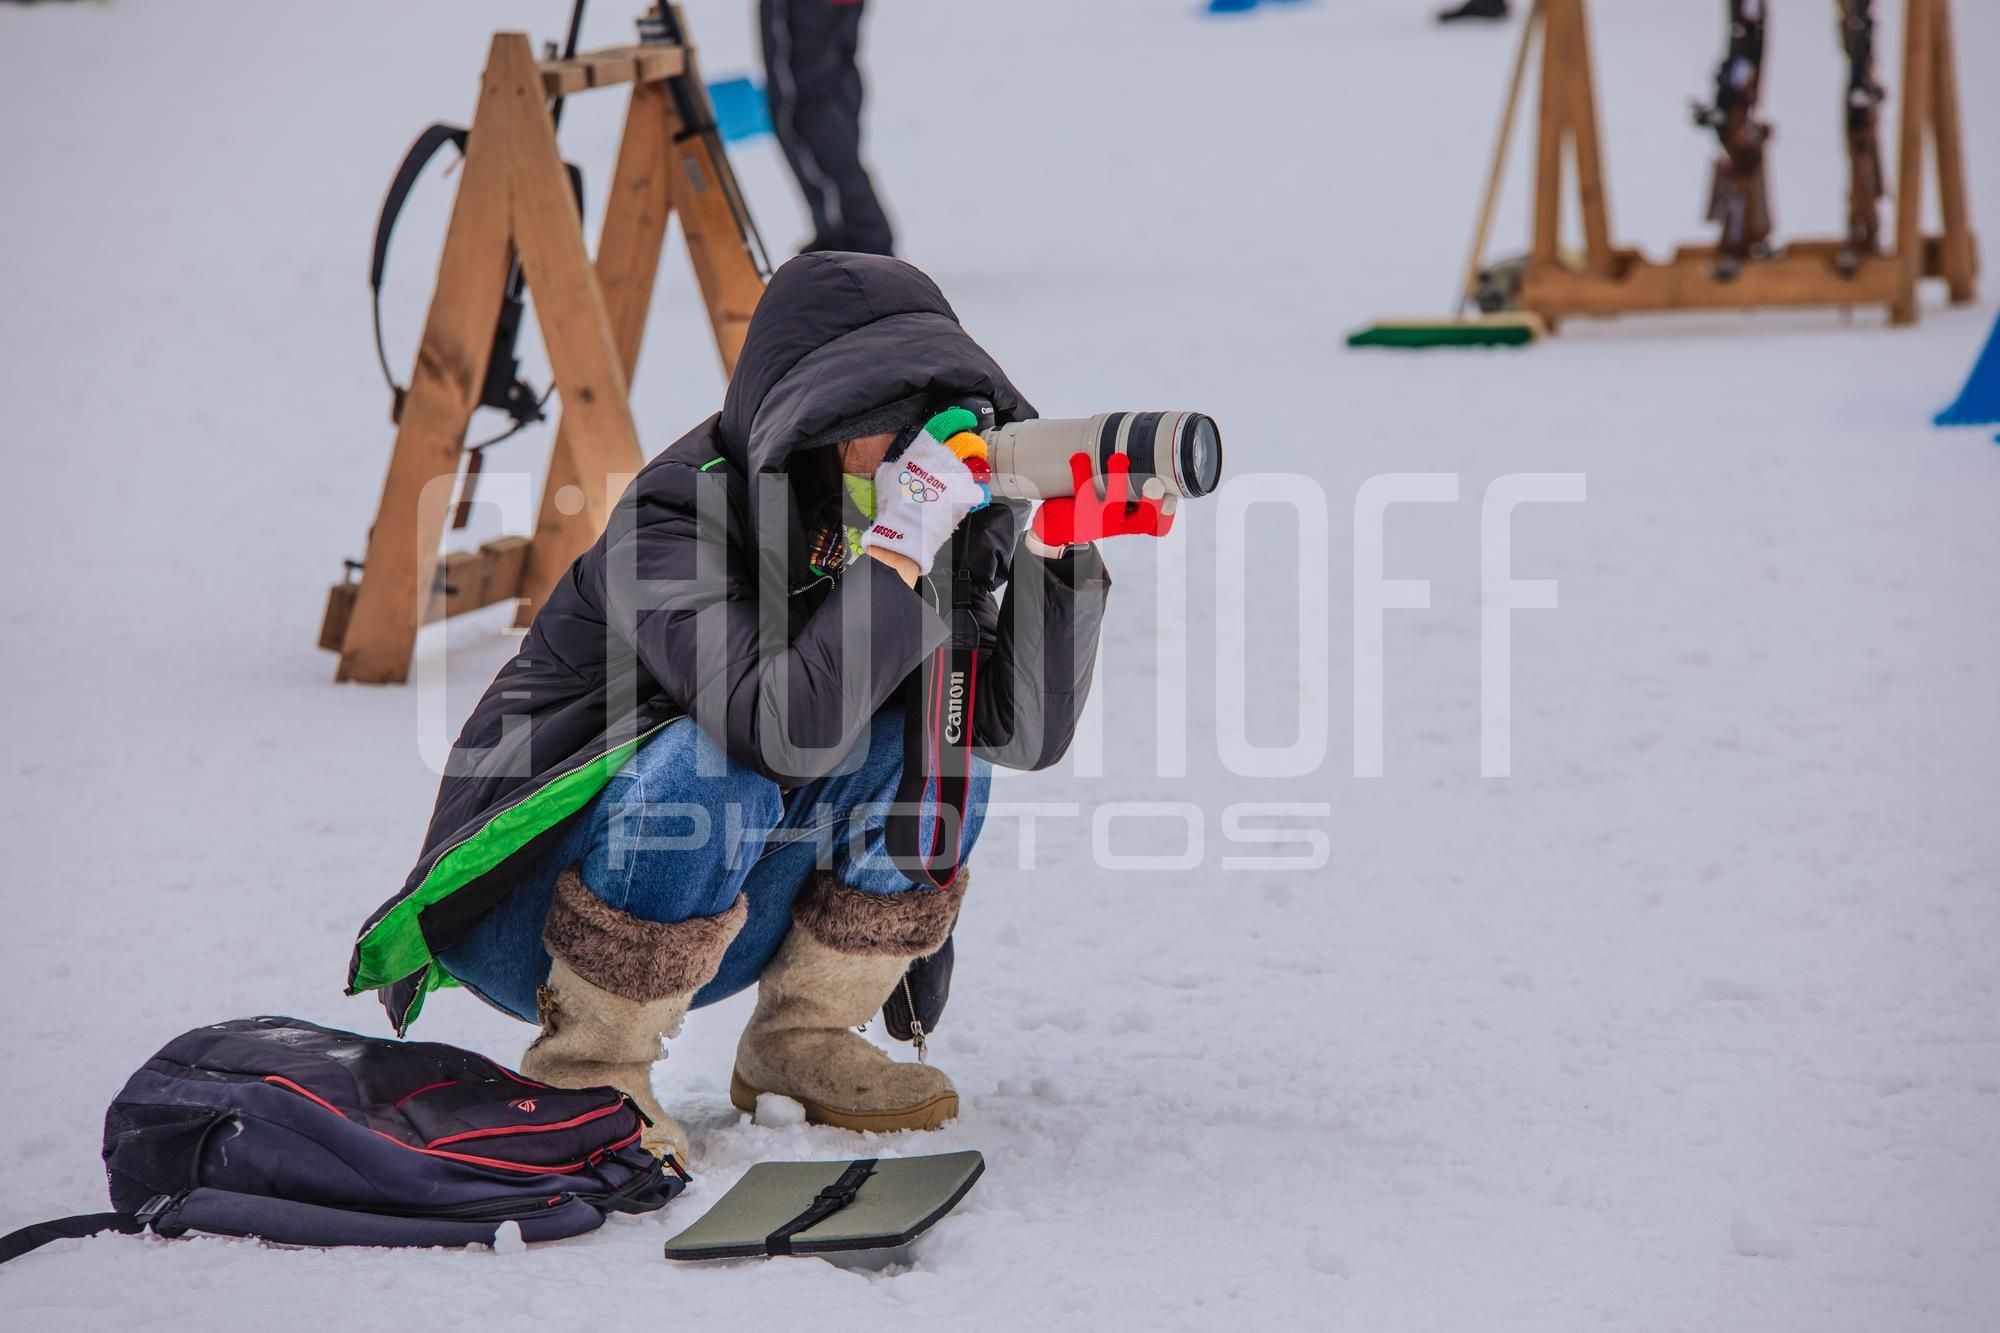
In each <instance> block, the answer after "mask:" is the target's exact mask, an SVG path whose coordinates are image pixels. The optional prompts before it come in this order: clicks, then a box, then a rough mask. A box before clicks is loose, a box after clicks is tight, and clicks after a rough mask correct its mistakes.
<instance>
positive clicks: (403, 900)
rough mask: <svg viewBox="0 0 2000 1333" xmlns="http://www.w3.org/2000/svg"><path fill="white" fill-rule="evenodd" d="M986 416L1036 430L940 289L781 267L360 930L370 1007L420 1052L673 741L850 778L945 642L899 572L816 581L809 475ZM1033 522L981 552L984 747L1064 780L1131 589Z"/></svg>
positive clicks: (502, 686) (512, 666) (527, 657)
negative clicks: (602, 801)
mask: <svg viewBox="0 0 2000 1333" xmlns="http://www.w3.org/2000/svg"><path fill="white" fill-rule="evenodd" d="M967 395H976V396H978V397H982V398H986V399H988V400H990V401H991V402H992V403H993V404H994V408H995V411H996V414H997V417H998V420H999V421H1000V422H1001V423H1005V422H1007V421H1012V420H1021V419H1025V418H1029V417H1033V416H1034V415H1035V412H1034V409H1033V408H1032V407H1031V406H1030V405H1029V404H1028V403H1027V401H1026V400H1025V399H1023V398H1022V397H1021V395H1020V393H1019V391H1017V390H1016V389H1015V388H1014V386H1013V384H1012V383H1010V382H1009V381H1008V379H1007V377H1006V375H1005V374H1004V373H1002V371H1001V370H1000V367H999V366H998V365H997V364H995V363H994V361H993V359H992V358H991V357H990V356H988V355H987V354H986V352H985V351H984V350H982V349H981V348H980V347H979V345H978V344H977V343H975V342H974V341H973V340H972V338H971V336H970V335H968V334H967V333H966V332H965V330H964V329H963V328H962V327H961V326H960V325H959V323H958V319H957V316H956V315H954V314H953V313H952V309H951V307H950V305H949V304H947V303H946V301H945V299H944V296H943V294H942V293H941V292H940V291H939V290H938V288H937V286H936V284H935V283H933V282H932V281H931V280H930V279H929V278H927V277H926V276H924V274H923V273H921V272H919V271H918V270H917V269H916V268H914V267H912V266H911V265H909V264H906V263H903V262H902V261H899V260H894V259H884V258H878V257H875V256H867V255H857V254H827V253H821V254H812V255H802V256H800V257H799V258H797V259H794V260H792V261H791V262H789V263H787V264H786V265H784V266H783V267H782V268H780V269H779V270H778V272H777V273H776V275H774V276H773V278H772V280H771V284H770V286H769V288H768V289H767V290H766V292H765V294H764V297H763V299H762V301H761V302H760V303H759V304H758V307H757V310H756V313H755V315H754V317H753V318H752V320H751V323H750V328H749V332H748V335H747V337H746V339H745V342H744V347H743V354H742V356H741V357H740V358H739V359H738V363H737V368H736V374H735V376H734V377H733V378H732V379H731V381H730V384H729V389H728V393H727V395H726V397H725V399H724V402H723V408H722V411H721V412H720V413H718V414H717V415H715V416H712V417H710V418H709V419H708V420H706V421H704V422H702V423H701V424H700V425H699V426H697V427H695V428H694V429H693V430H692V431H690V432H688V434H686V435H685V436H683V437H682V438H681V439H680V440H678V441H676V442H675V443H674V444H673V445H672V446H671V447H669V448H668V449H667V450H666V451H665V452H664V453H662V454H661V455H660V456H659V457H657V458H655V459H654V460H653V461H652V462H651V463H649V464H648V465H647V466H646V467H645V469H644V470H643V471H641V472H640V473H639V475H638V476H637V477H636V478H635V479H634V480H633V482H632V485H631V486H630V487H629V488H628V489H627V490H626V492H625V494H624V495H623V496H622V497H620V499H619V501H618V503H617V505H616V506H615V507H614V509H613V512H612V516H611V520H610V524H609V526H608V528H607V530H606V532H605V533H604V535H603V536H602V537H600V538H599V539H598V541H597V542H596V544H595V545H593V546H592V547H591V548H590V549H589V550H588V551H586V552H585V553H584V554H583V555H582V556H580V557H579V558H578V559H577V561H576V563H575V564H574V565H572V566H571V567H570V569H569V571H568V573H567V574H566V575H565V576H564V577H563V578H562V579H561V580H560V581H559V582H558V583H557V585H556V587H555V590H554V591H553V592H552V593H551V594H550V596H549V599H548V601H547V603H546V604H545V605H544V606H543V608H542V610H541V612H540V614H538V615H537V616H536V617H535V620H534V623H533V625H531V626H530V627H529V630H528V633H527V636H526V637H525V638H524V639H523V640H522V643H521V648H520V651H519V652H518V653H517V654H516V655H515V657H514V659H513V660H512V661H510V662H509V663H508V664H507V665H506V666H505V667H503V668H502V669H501V671H500V673H499V675H498V676H497V677H495V679H494V681H493V683H492V684H491V685H490V686H488V687H487V690H486V693H485V695H484V696H483V697H482V698H481V699H480V701H479V703H478V705H477V706H476V707H475V708H474V709H473V711H472V715H471V717H469V718H468V719H467V720H466V723H465V726H464V728H463V730H462V731H461V732H460V733H459V737H458V740H457V742H456V744H455V745H454V746H453V748H452V753H451V756H450V758H449V759H448V760H447V762H446V769H445V775H444V778H443V781H442V782H441V783H440V784H439V788H438V796H437V805H436V807H435V809H434V811H433V812H432V815H431V822H430V828H429V831H428V832H427V833H426V835H425V838H424V848H423V853H422V855H421V857H420V858H419V859H418V862H417V864H416V866H415V868H414V869H412V870H411V872H410V874H409V876H408V878H407V879H406V880H405V881H404V884H403V887H402V888H401V889H400V890H399V891H398V892H397V893H396V894H395V896H394V897H392V898H390V899H389V901H388V902H386V903H384V904H383V905H382V906H381V907H380V908H378V909H377V910H376V911H375V913H374V914H373V915H372V916H371V917H370V918H369V919H368V921H367V923H366V924H365V925H364V926H363V927H362V931H361V935H360V938H359V939H358V940H357V942H356V945H355V951H354V956H353V959H352V961H351V963H350V966H349V973H348V988H349V990H350V991H351V992H353V991H361V990H370V989H378V988H386V993H385V994H384V996H383V1003H384V1005H385V1006H386V1007H387V1008H388V1010H389V1013H390V1017H391V1019H392V1020H393V1021H394V1022H395V1024H396V1027H397V1030H398V1031H401V1030H403V1029H404V1028H405V1027H406V1026H407V1024H408V1023H409V1021H410V1020H411V1019H412V1018H414V1017H415V1015H416V1011H417V1009H418V1008H419V1007H420V1006H421V1003H422V999H423V996H424V994H425V993H426V992H427V991H428V990H430V989H434V988H435V987H437V986H439V985H446V984H450V978H449V976H448V975H446V974H445V973H444V971H443V969H442V968H441V967H440V966H439V965H438V964H437V961H436V954H437V953H438V952H439V951H441V950H443V949H446V948H448V947H450V946H451V945H452V944H453V943H456V942H457V941H458V940H460V939H462V938H463V937H464V936H465V934H466V933H467V932H468V931H469V930H470V929H471V927H472V926H473V924H474V923H476V922H477V921H478V920H479V918H480V917H482V916H483V915H484V914H485V913H486V912H487V911H489V910H490V909H491V908H492V907H493V906H494V905H495V904H497V903H498V902H500V901H501V900H502V899H503V898H505V896H506V895H507V893H508V892H509V891H510V890H511V889H512V887H513V884H514V882H515V876H517V875H518V874H519V873H520V868H521V866H522V865H523V864H524V863H525V862H528V861H530V860H531V859H532V856H533V853H534V850H535V849H536V848H538V847H539V846H540V845H542V844H543V843H544V842H545V840H547V839H549V838H552V837H555V836H557V835H559V833H560V832H561V830H562V829H563V827H564V826H565V825H566V824H567V822H568V821H569V820H570V819H571V818H573V817H574V816H575V814H576V813H577V812H578V811H579V810H581V809H582V808H584V806H586V805H587V804H588V803H589V801H590V799H591V797H592V796H593V795H594V794H595V793H596V791H597V790H599V789H600V788H601V787H602V786H603V784H604V782H605V781H606V780H608V778H609V777H610V775H611V773H612V772H615V771H616V769H617V767H618V766H619V765H620V764H622V763H623V762H624V760H625V758H626V757H628V756H629V755H630V754H631V752H632V751H633V750H634V749H636V748H637V746H638V745H640V744H642V743H643V742H644V740H645V739H646V738H647V737H649V736H650V735H652V734H653V733H654V732H655V731H657V730H658V729H659V728H660V727H661V726H663V725H665V724H666V723H667V722H669V721H672V720H673V719H674V718H677V717H681V716H685V715H688V714H690V713H691V714H692V715H693V716H694V717H695V719H696V720H697V721H698V722H699V723H700V724H701V725H702V726H703V727H705V728H706V729H707V730H708V731H709V732H710V734H711V735H714V736H715V737H717V738H718V739H719V740H720V741H721V742H722V743H723V745H724V746H725V748H726V749H727V750H728V752H729V754H730V756H731V757H732V758H733V759H734V760H735V761H736V762H738V763H741V764H744V765H747V766H748V767H750V768H752V769H754V770H756V771H757V772H760V773H763V774H765V775H766V776H768V777H771V778H772V779H773V780H775V781H778V782H780V783H783V784H785V785H788V786H794V785H802V784H803V783H805V782H808V781H811V780H813V779H814V778H817V777H819V776H822V775H823V774H825V773H826V772H828V771H831V769H832V768H833V767H834V765H835V764H836V763H838V761H839V759H840V757H841V756H842V755H843V754H845V753H846V752H847V751H848V750H849V749H851V748H852V746H853V744H854V743H855V742H856V741H857V740H858V739H859V738H860V736H861V735H862V734H863V732H864V730H865V728H866V727H867V725H868V721H869V719H870V718H871V717H872V716H873V714H874V713H875V712H876V710H878V709H879V708H881V707H882V706H883V705H884V704H885V703H886V702H888V701H889V700H890V698H891V696H892V695H893V694H894V693H895V691H896V688H897V687H898V685H900V684H901V682H902V681H903V679H904V678H905V677H906V676H908V675H909V673H910V672H911V671H912V670H914V669H915V668H916V667H917V665H918V664H919V663H920V662H921V661H922V659H923V657H924V656H925V654H927V653H928V652H930V651H931V649H933V648H935V647H936V646H937V645H938V644H939V643H940V642H942V641H943V639H944V638H945V636H946V632H947V631H946V625H945V621H944V620H943V619H942V618H940V617H939V616H938V615H937V614H935V613H934V612H933V611H932V610H931V609H930V607H929V606H928V605H926V603H925V601H924V599H923V597H922V596H921V595H920V594H919V593H918V592H916V591H914V590H912V589H910V588H909V587H907V586H905V585H904V583H903V582H902V580H901V579H900V578H898V577H897V576H896V574H895V573H894V572H893V571H892V570H890V569H889V568H888V567H887V566H885V565H883V564H881V563H880V562H879V561H875V560H867V559H864V560H861V561H858V562H857V563H856V564H855V565H854V566H853V567H852V568H851V569H850V570H849V571H848V572H847V573H846V575H845V577H839V578H830V577H827V576H824V575H821V574H819V573H818V572H817V571H816V570H814V569H813V568H812V566H811V565H810V564H809V563H808V558H809V551H808V535H807V534H806V533H805V531H804V526H805V525H804V521H803V520H802V518H801V516H800V513H799V509H798V505H797V502H796V497H795V495H794V492H793V487H792V486H791V484H790V482H789V475H788V471H787V468H788V464H790V462H791V460H792V459H793V457H794V456H795V455H796V454H798V453H799V452H800V451H801V450H804V449H810V448H817V447H823V446H828V445H831V444H833V443H835V442H836V441H838V440H841V439H846V438H851V437H853V436H857V435H862V434H869V433H873V432H877V431H893V430H901V429H905V428H907V427H909V426H911V425H915V424H918V423H920V422H922V421H923V420H925V419H926V418H928V417H929V416H930V414H931V413H932V412H933V411H934V410H936V407H937V404H938V403H939V402H940V401H942V400H946V399H950V398H956V397H962V396H967ZM1022 517H1023V515H1022V513H1021V511H1020V509H1019V508H1018V507H1017V506H1013V505H1008V504H1000V503H996V504H993V505H991V506H989V507H988V508H986V509H984V510H981V511H979V512H978V513H975V514H973V515H972V516H971V517H970V518H968V519H967V520H966V522H965V524H964V526H963V529H962V533H961V537H960V546H961V549H962V557H961V558H962V562H963V563H962V568H964V569H966V570H969V571H970V572H971V576H972V578H973V579H974V582H975V585H976V586H977V588H978V589H979V591H980V592H981V594H982V595H981V596H980V597H979V599H978V602H977V606H976V611H975V615H976V618H977V620H978V622H979V630H980V643H981V653H980V662H979V671H978V679H979V681H980V689H979V691H978V694H977V696H976V698H975V701H974V711H973V740H974V745H975V748H976V750H977V751H978V752H979V753H981V754H983V755H984V756H985V757H986V758H988V759H990V760H992V761H993V762H994V763H997V764H1002V765H1005V766H1007V767H1013V768H1040V767H1045V766H1047V765H1049V764H1052V763H1054V762H1055V761H1056V760H1057V759H1059V758H1060V757H1061V756H1062V754H1063V752H1064V750H1065V749H1066V748H1067V747H1068V745H1069V742H1070V739H1071V736H1072V735H1073V734H1074V731H1075V726H1076V720H1077V716H1078V714H1079V713H1080V712H1081V710H1082V707H1083V703H1084V699H1085V697H1086V695H1087V694H1088V691H1089V688H1090V678H1091V669H1092V665H1093V663H1094V661H1095V658H1096V654H1097V637H1098V631H1099V627H1100V625H1101V622H1102V617H1103V607H1104V597H1105V594H1106V592H1107V590H1108V589H1109V587H1110V578H1109V576H1108V575H1107V573H1106V572H1105V569H1104V565H1103V562H1102V560H1101V559H1100V558H1099V557H1098V555H1097V553H1096V552H1095V551H1094V550H1093V549H1092V548H1089V547H1083V548H1079V549H1077V550H1075V551H1073V552H1072V553H1070V554H1069V555H1066V556H1064V557H1063V558H1061V559H1059V560H1043V559H1038V558H1033V557H1027V558H1023V559H1021V560H1019V561H1018V562H1017V561H1015V560H1014V548H1015V543H1016V541H1017V538H1018V534H1019V531H1020V528H1021V521H1022ZM1010 578H1011V581H1010ZM1003 582H1005V583H1007V591H1006V596H1005V600H1004V604H1002V602H1001V601H1000V600H998V598H997V596H996V594H997V590H998V588H999V586H1000V585H1001V584H1002V583H1003Z"/></svg>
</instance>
